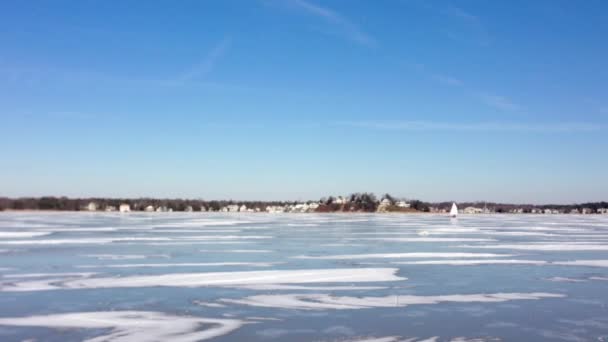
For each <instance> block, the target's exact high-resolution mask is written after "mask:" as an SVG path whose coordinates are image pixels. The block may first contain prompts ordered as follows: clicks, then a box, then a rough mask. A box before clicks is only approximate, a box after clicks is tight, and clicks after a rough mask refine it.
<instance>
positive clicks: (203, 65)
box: [174, 37, 232, 83]
mask: <svg viewBox="0 0 608 342" xmlns="http://www.w3.org/2000/svg"><path fill="white" fill-rule="evenodd" d="M231 43H232V40H231V39H230V38H229V37H226V38H224V39H222V40H221V41H220V42H219V43H218V44H216V45H215V46H214V47H213V49H211V51H209V53H208V54H207V55H206V56H205V58H203V60H201V61H200V62H199V63H197V64H196V65H194V66H192V67H191V68H189V69H188V70H186V71H184V72H183V73H181V74H180V75H179V76H177V77H176V78H175V79H174V81H175V82H176V83H184V82H188V81H192V80H200V79H201V78H204V77H205V76H206V75H207V74H209V73H210V72H212V71H213V69H214V68H215V65H216V64H217V61H218V59H220V58H221V57H222V56H224V54H225V53H226V51H227V50H228V49H229V48H230V44H231Z"/></svg>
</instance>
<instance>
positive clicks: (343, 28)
mask: <svg viewBox="0 0 608 342" xmlns="http://www.w3.org/2000/svg"><path fill="white" fill-rule="evenodd" d="M284 2H285V3H286V4H287V5H289V6H290V7H292V8H294V9H297V10H299V11H301V12H304V13H307V14H310V15H313V16H315V17H317V18H319V19H322V20H323V21H325V22H326V23H328V24H330V25H332V26H333V27H334V28H335V29H337V30H338V33H339V34H340V35H341V36H343V37H345V38H347V39H348V40H351V41H353V42H355V43H357V44H360V45H365V46H373V45H375V44H376V42H375V40H374V38H372V37H371V36H370V35H368V34H367V33H365V32H363V31H362V30H361V29H360V28H359V27H358V26H357V25H355V24H354V23H353V22H351V21H350V20H349V19H347V18H346V17H345V16H343V15H342V14H340V13H338V12H336V11H334V10H332V9H329V8H327V7H323V6H320V5H317V4H314V3H312V2H310V1H307V0H284Z"/></svg>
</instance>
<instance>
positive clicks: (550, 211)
mask: <svg viewBox="0 0 608 342" xmlns="http://www.w3.org/2000/svg"><path fill="white" fill-rule="evenodd" d="M552 213H553V210H551V209H545V214H552Z"/></svg>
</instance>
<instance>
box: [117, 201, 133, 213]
mask: <svg viewBox="0 0 608 342" xmlns="http://www.w3.org/2000/svg"><path fill="white" fill-rule="evenodd" d="M118 211H120V212H121V213H128V212H130V211H131V206H130V205H128V204H127V203H123V204H121V205H120V207H119V208H118Z"/></svg>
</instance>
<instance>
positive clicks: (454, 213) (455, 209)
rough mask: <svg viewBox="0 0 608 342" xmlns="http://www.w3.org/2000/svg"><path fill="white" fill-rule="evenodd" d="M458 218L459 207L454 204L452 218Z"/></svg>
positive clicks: (451, 212)
mask: <svg viewBox="0 0 608 342" xmlns="http://www.w3.org/2000/svg"><path fill="white" fill-rule="evenodd" d="M457 216H458V207H457V206H456V203H452V209H451V210H450V217H457Z"/></svg>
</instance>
